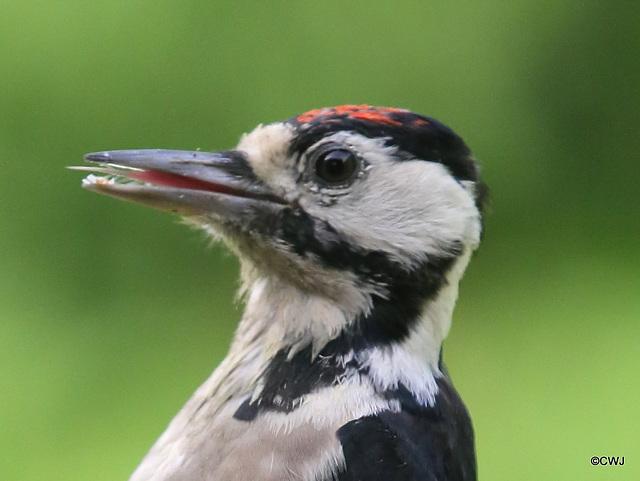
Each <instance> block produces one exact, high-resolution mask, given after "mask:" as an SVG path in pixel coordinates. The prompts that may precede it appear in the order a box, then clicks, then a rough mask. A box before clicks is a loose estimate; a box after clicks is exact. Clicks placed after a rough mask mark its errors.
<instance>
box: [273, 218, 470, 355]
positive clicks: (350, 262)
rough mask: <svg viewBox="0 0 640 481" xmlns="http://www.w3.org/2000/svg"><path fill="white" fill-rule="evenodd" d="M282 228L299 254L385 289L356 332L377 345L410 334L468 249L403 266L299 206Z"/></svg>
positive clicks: (281, 220)
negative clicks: (314, 258)
mask: <svg viewBox="0 0 640 481" xmlns="http://www.w3.org/2000/svg"><path fill="white" fill-rule="evenodd" d="M277 229H278V230H279V232H278V233H277V235H279V236H280V238H281V239H283V240H284V241H285V242H286V243H288V244H289V245H290V246H291V248H292V249H293V251H294V252H295V253H296V254H298V255H299V256H301V257H308V256H311V255H313V256H315V257H317V258H318V259H319V260H320V262H321V263H323V264H324V265H325V266H327V267H329V268H333V269H337V270H341V271H345V270H348V271H351V272H353V273H354V274H355V275H356V276H358V278H359V279H360V280H361V281H362V283H363V284H377V285H382V286H385V288H386V289H387V291H388V292H387V295H386V297H385V298H383V297H379V296H375V297H374V299H373V307H372V309H371V312H370V313H369V314H368V315H366V316H365V315H362V316H360V318H359V319H358V320H357V322H356V326H355V332H354V333H353V336H354V337H361V338H363V339H365V340H366V341H367V342H369V343H373V344H384V343H389V342H393V341H400V340H402V339H404V338H406V337H407V336H408V334H409V330H410V328H411V326H412V325H413V323H414V322H415V321H416V320H417V318H418V316H419V314H420V310H421V308H422V306H423V305H424V303H425V302H426V301H428V300H430V299H432V298H434V297H435V296H436V295H437V293H438V291H440V289H441V288H442V287H443V286H444V285H445V284H446V283H447V279H446V275H447V272H448V271H449V270H450V268H451V266H452V265H453V263H454V261H455V259H456V258H457V257H458V256H459V255H460V254H462V251H463V247H462V244H461V243H455V244H452V245H451V246H450V248H449V252H448V254H447V255H445V256H443V257H437V258H429V259H426V260H424V261H423V262H421V263H419V264H416V265H413V266H404V265H401V264H400V263H398V262H396V261H394V260H392V259H391V258H390V257H389V255H388V254H386V253H385V252H381V251H374V250H365V249H363V248H362V247H359V246H357V245H354V244H351V243H349V242H347V241H345V240H344V239H343V238H342V237H341V236H340V234H339V233H338V232H337V231H336V230H335V229H334V228H333V227H332V226H331V224H329V223H328V222H326V221H322V220H318V219H314V218H312V217H311V216H310V215H309V214H307V213H306V212H304V211H303V210H302V209H300V208H297V209H293V208H291V209H285V210H284V211H283V212H282V213H281V216H280V218H279V220H278V226H277ZM321 239H322V240H321Z"/></svg>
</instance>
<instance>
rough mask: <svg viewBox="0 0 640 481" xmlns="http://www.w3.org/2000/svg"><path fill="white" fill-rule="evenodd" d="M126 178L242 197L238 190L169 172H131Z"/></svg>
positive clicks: (164, 185)
mask: <svg viewBox="0 0 640 481" xmlns="http://www.w3.org/2000/svg"><path fill="white" fill-rule="evenodd" d="M126 177H128V178H130V179H133V180H137V181H138V182H146V183H148V184H153V185H160V186H163V187H174V188H176V189H192V190H206V191H209V192H218V193H220V194H230V195H238V196H241V195H242V192H241V191H240V190H238V189H233V188H231V187H228V186H226V185H221V184H214V183H213V182H207V181H206V180H200V179H195V178H193V177H187V176H185V175H178V174H171V173H169V172H162V171H161V170H142V171H131V172H127V173H126Z"/></svg>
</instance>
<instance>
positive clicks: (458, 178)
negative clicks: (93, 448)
mask: <svg viewBox="0 0 640 481" xmlns="http://www.w3.org/2000/svg"><path fill="white" fill-rule="evenodd" d="M84 160H85V161H87V162H89V163H90V164H91V165H90V166H86V167H78V168H79V169H81V170H88V171H91V172H92V173H91V174H89V175H88V176H87V177H86V178H85V179H84V180H83V187H85V188H86V189H88V190H90V191H94V192H98V193H101V194H106V195H109V196H113V197H116V198H119V199H123V200H125V201H130V202H134V203H137V204H142V205H146V206H151V207H154V208H157V209H161V210H164V211H169V212H175V213H178V214H180V215H181V216H183V217H184V218H185V219H186V221H187V222H188V223H189V224H191V225H194V226H196V227H198V228H201V229H204V230H205V231H206V232H207V233H208V234H209V235H211V236H212V237H214V238H215V239H220V240H222V241H223V242H224V243H226V245H228V247H229V248H230V249H231V250H232V251H233V252H234V253H235V254H236V255H237V256H238V258H239V259H240V263H241V280H242V287H241V292H242V293H243V296H244V299H245V304H246V306H245V311H244V314H243V316H242V319H241V321H240V323H239V326H238V328H237V331H236V333H235V336H234V339H233V341H232V344H231V347H230V350H229V353H228V355H227V356H226V358H225V359H224V360H223V361H222V363H221V364H220V365H219V366H218V368H217V369H215V371H214V372H213V374H212V375H211V376H210V377H209V379H208V380H207V381H206V382H205V383H204V384H203V385H202V386H201V387H200V388H199V389H197V390H196V392H195V393H194V395H193V396H192V397H191V399H190V400H189V401H188V402H187V404H186V405H185V406H184V407H183V408H182V410H181V411H180V412H179V413H178V414H177V415H176V417H175V418H174V419H173V421H172V422H171V423H170V424H169V426H168V427H167V429H166V430H165V432H164V433H163V434H162V436H161V437H160V438H159V439H158V441H157V442H156V443H155V445H154V446H153V447H152V448H151V450H150V452H149V453H148V454H147V455H146V457H145V458H144V459H143V461H142V463H141V464H140V465H139V467H138V468H137V469H136V470H135V472H134V473H133V475H132V476H131V478H130V479H131V481H169V480H171V481H205V480H207V481H299V480H303V481H396V480H397V481H435V480H438V481H470V480H475V479H476V461H475V451H474V434H473V429H472V425H471V420H470V417H469V415H468V412H467V409H466V407H465V405H464V404H463V402H462V400H461V398H460V397H459V395H458V393H457V392H456V390H455V389H454V387H453V385H452V383H451V380H450V377H449V375H448V374H447V371H446V368H445V366H444V364H443V359H442V342H443V340H444V338H445V337H446V335H447V333H448V331H449V328H450V324H451V317H452V312H453V308H454V304H455V301H456V299H457V296H458V284H459V281H460V279H461V277H462V275H463V272H464V270H465V268H466V266H467V263H468V262H469V259H470V256H471V254H472V252H473V251H474V250H475V249H476V248H477V247H478V245H479V242H480V237H481V231H482V206H483V201H484V199H485V192H486V189H485V187H484V184H483V182H482V181H481V179H480V176H479V167H478V165H477V163H476V161H475V160H474V158H473V156H472V154H471V151H470V150H469V148H468V147H467V146H466V144H465V143H464V141H463V140H462V139H461V138H460V137H459V136H458V135H456V134H455V133H454V132H453V131H452V130H451V129H450V128H448V127H447V126H445V125H443V124H442V123H440V122H438V121H437V120H435V119H433V118H430V117H425V116H422V115H419V114H416V113H413V112H411V111H409V110H404V109H396V108H384V107H371V106H368V105H343V106H338V107H331V108H322V109H317V110H312V111H309V112H306V113H303V114H301V115H298V116H297V117H294V118H291V119H289V120H286V121H282V122H275V123H272V124H268V125H260V126H258V127H257V128H256V129H254V130H253V131H252V132H250V133H248V134H245V135H243V136H242V138H241V140H240V142H239V144H238V146H237V147H236V148H235V149H233V150H227V151H220V152H215V153H210V152H201V151H193V152H191V151H172V150H116V151H105V152H97V153H92V154H87V155H86V156H85V157H84Z"/></svg>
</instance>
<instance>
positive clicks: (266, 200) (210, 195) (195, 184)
mask: <svg viewBox="0 0 640 481" xmlns="http://www.w3.org/2000/svg"><path fill="white" fill-rule="evenodd" d="M84 160H85V161H86V162H90V163H93V164H95V165H91V166H82V167H70V168H71V169H75V170H83V171H89V172H91V174H90V175H88V176H87V177H86V178H85V179H84V180H83V181H82V186H83V187H84V188H85V189H88V190H91V191H94V192H98V193H100V194H105V195H109V196H112V197H116V198H118V199H122V200H126V201H129V202H134V203H136V204H141V205H146V206H149V207H154V208H156V209H160V210H164V211H168V212H176V213H178V214H181V215H185V216H202V215H204V216H207V217H210V218H212V220H218V221H223V222H224V221H231V222H234V221H235V222H241V223H242V224H245V225H246V227H250V225H249V224H251V221H252V220H255V219H256V217H257V218H260V217H261V216H263V215H264V214H266V213H268V212H275V211H278V210H280V209H282V208H283V207H284V206H285V205H286V204H287V202H286V201H285V200H284V199H281V198H280V197H278V196H276V195H274V194H273V193H272V192H271V191H270V190H269V189H268V188H267V187H266V186H265V185H264V184H263V183H262V182H260V180H259V179H258V178H257V177H256V176H255V174H254V173H253V171H252V169H251V167H250V165H249V164H248V162H247V159H246V156H245V154H244V153H243V152H240V151H234V150H232V151H227V152H213V153H210V152H190V151H182V150H112V151H107V152H96V153H92V154H87V155H85V156H84ZM96 174H101V175H96ZM263 221H264V219H263Z"/></svg>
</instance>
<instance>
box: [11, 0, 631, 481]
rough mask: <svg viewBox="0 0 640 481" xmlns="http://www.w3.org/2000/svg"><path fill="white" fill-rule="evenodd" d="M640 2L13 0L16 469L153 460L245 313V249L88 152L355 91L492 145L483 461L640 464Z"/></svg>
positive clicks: (472, 371)
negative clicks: (187, 218)
mask: <svg viewBox="0 0 640 481" xmlns="http://www.w3.org/2000/svg"><path fill="white" fill-rule="evenodd" d="M639 7H640V3H638V2H626V3H623V2H611V1H610V0H607V1H604V0H600V1H596V0H594V1H591V2H584V1H581V0H567V1H560V2H557V1H548V0H547V1H544V0H542V1H541V0H514V1H511V2H477V1H460V2H455V3H454V2H425V1H412V2H405V1H400V2H389V1H369V2H350V1H316V2H287V1H275V0H271V1H269V2H253V3H249V2H237V1H222V2H215V1H202V0H190V1H169V0H155V1H151V0H126V1H125V0H113V1H107V2H98V1H89V2H86V1H85V2H80V1H72V0H67V1H63V2H43V1H35V0H22V1H20V2H18V1H13V2H7V1H5V2H2V6H1V14H0V165H1V167H2V170H1V172H0V202H1V204H0V205H1V207H0V208H1V209H2V210H1V212H2V222H1V223H0V269H1V272H2V280H1V281H0V374H1V377H0V479H2V480H3V481H13V480H41V479H43V480H44V479H46V480H49V481H55V480H65V481H66V480H93V481H102V480H105V481H106V480H125V479H127V477H128V475H129V473H130V472H131V471H132V470H133V469H134V467H135V466H136V465H137V463H138V462H139V460H140V459H141V458H142V456H143V455H144V454H145V452H146V451H147V449H148V448H149V447H150V446H151V444H152V443H153V441H154V440H155V439H156V437H157V436H158V435H159V434H160V432H161V431H162V430H163V428H164V427H165V425H166V424H167V423H168V421H169V420H170V419H171V417H172V416H173V415H174V414H175V413H176V412H177V410H178V409H179V408H180V406H181V405H182V404H183V403H184V402H185V400H186V399H187V398H188V397H189V395H190V394H191V393H192V392H193V390H194V389H195V388H196V387H197V386H198V385H199V384H200V383H201V382H202V381H203V380H204V379H205V378H206V377H207V375H208V374H209V373H210V371H211V370H212V369H213V368H214V366H216V365H217V363H218V362H219V361H220V360H221V358H222V357H223V356H224V353H225V350H226V348H227V345H228V343H229V340H230V337H231V335H232V332H233V329H234V325H235V323H236V321H237V319H238V317H239V316H240V313H241V306H234V300H233V296H234V292H235V289H236V287H237V280H236V279H237V264H236V261H235V259H234V258H232V257H231V256H229V255H227V254H226V253H225V252H224V250H223V249H222V248H220V247H217V246H216V247H213V248H209V247H208V242H207V240H206V239H205V238H204V237H203V235H202V234H200V233H198V232H194V231H192V230H189V229H188V228H186V227H184V226H181V225H179V222H177V220H178V219H177V218H175V217H173V218H172V217H171V216H170V215H167V214H163V213H160V212H155V211H152V210H150V209H144V208H142V207H138V206H134V205H130V204H125V203H121V202H117V201H115V200H112V199H109V198H106V197H101V196H97V195H94V194H91V193H88V192H86V191H83V190H82V189H80V179H81V178H82V175H81V174H80V173H78V172H71V171H68V170H65V169H64V166H66V165H72V164H78V163H80V162H81V158H82V155H83V154H84V153H86V152H92V151H97V150H105V149H126V148H171V149H197V148H201V149H203V150H215V149H222V148H229V147H232V146H233V145H234V144H235V142H236V141H237V139H238V138H239V135H240V134H241V133H242V132H244V131H247V130H250V129H251V128H253V127H254V126H255V125H257V124H258V123H261V122H264V123H266V122H271V121H275V120H280V119H284V118H288V117H291V116H293V115H295V114H297V113H300V112H303V111H306V110H309V109H312V108H317V107H321V106H327V105H335V104H343V103H370V104H374V105H387V106H396V107H405V108H409V109H413V110H415V111H418V112H421V113H425V114H428V115H432V116H434V117H436V118H439V119H441V120H442V121H444V122H445V123H447V124H449V125H451V126H452V127H453V128H454V129H455V130H456V131H457V132H458V133H460V134H461V135H462V136H463V137H464V138H465V139H466V141H467V142H468V144H469V145H470V146H471V147H472V149H473V150H474V152H475V154H476V156H477V157H478V158H479V159H480V160H481V162H482V164H483V172H484V176H485V178H486V181H487V182H488V184H489V185H490V187H491V189H492V197H493V206H492V208H491V209H490V210H489V213H488V215H487V219H486V233H485V237H484V245H483V247H482V248H481V250H480V251H479V253H478V254H477V256H476V258H475V260H474V261H473V262H472V263H471V266H470V269H469V271H468V274H467V276H466V278H465V280H464V281H463V284H462V290H461V299H460V301H459V304H458V309H457V311H456V314H455V317H454V324H453V330H452V332H451V335H450V337H449V339H448V340H447V343H446V358H447V361H448V364H449V368H450V371H451V373H452V375H453V377H454V380H455V382H456V386H457V387H458V389H459V390H460V392H461V394H462V396H463V398H464V399H465V401H466V403H467V404H468V407H469V409H470V411H471V413H472V416H473V419H474V422H475V427H476V432H477V452H478V463H479V473H480V479H481V480H513V479H518V480H542V479H559V480H564V479H581V480H604V479H616V480H617V479H625V480H627V479H628V480H632V479H633V480H637V479H640V446H639V439H640V435H639V432H640V409H639V406H640V378H639V375H638V374H639V370H640V347H639V341H640V325H639V323H638V320H639V319H640V301H639V299H638V295H639V293H640V289H639V288H640V275H639V273H640V269H639V268H640V249H639V246H640V242H639V238H640V208H639V206H640V202H639V200H640V199H639V195H638V185H639V181H640V163H639V162H638V155H639V152H640V136H639V135H638V129H639V126H640V56H639V54H638V52H640V35H639V33H638V32H639V31H640V8H639ZM607 455H608V456H615V455H617V456H625V465H624V466H622V467H592V466H591V465H590V462H589V459H590V457H591V456H607Z"/></svg>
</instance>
